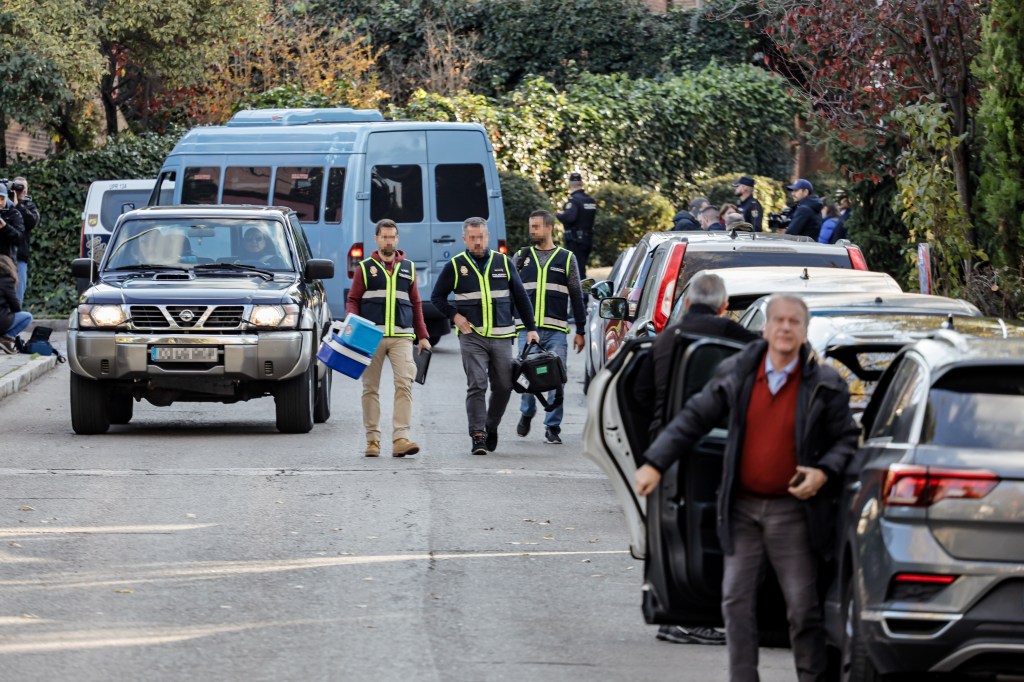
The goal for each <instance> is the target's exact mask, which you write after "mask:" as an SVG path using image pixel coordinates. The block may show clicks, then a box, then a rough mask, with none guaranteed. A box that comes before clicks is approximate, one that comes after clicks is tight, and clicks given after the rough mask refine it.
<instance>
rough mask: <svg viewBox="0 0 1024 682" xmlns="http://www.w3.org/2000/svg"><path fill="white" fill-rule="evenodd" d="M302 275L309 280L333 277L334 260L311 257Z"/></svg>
mask: <svg viewBox="0 0 1024 682" xmlns="http://www.w3.org/2000/svg"><path fill="white" fill-rule="evenodd" d="M302 276H303V277H304V278H305V280H306V281H307V282H312V281H313V280H315V279H332V278H333V277H334V261H332V260H328V259H327V258H310V259H309V260H308V261H306V267H305V269H304V270H303V272H302Z"/></svg>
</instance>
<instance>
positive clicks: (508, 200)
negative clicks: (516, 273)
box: [498, 171, 562, 253]
mask: <svg viewBox="0 0 1024 682" xmlns="http://www.w3.org/2000/svg"><path fill="white" fill-rule="evenodd" d="M498 175H499V176H500V178H501V203H502V204H503V205H504V206H505V230H506V237H505V241H506V243H507V244H508V252H509V253H515V251H516V250H517V249H519V248H520V247H523V246H528V245H529V244H530V234H529V224H530V214H531V213H533V212H534V211H536V210H538V209H544V210H545V211H550V210H551V199H550V198H548V195H547V194H545V193H544V190H542V189H541V188H540V185H538V184H537V183H536V181H534V180H533V179H532V178H529V177H527V176H525V175H521V174H519V173H516V172H512V171H501V172H499V173H498ZM561 232H562V226H561V224H560V223H557V222H556V223H555V241H556V242H558V241H561V239H560V234H561Z"/></svg>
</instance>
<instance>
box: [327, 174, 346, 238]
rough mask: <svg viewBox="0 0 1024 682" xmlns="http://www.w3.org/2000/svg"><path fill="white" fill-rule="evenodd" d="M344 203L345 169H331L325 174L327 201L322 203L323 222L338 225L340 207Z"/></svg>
mask: <svg viewBox="0 0 1024 682" xmlns="http://www.w3.org/2000/svg"><path fill="white" fill-rule="evenodd" d="M344 203H345V169H344V168H331V169H330V170H329V171H328V172H327V199H326V200H325V203H324V222H325V223H335V224H336V223H340V222H341V207H342V206H343V205H344Z"/></svg>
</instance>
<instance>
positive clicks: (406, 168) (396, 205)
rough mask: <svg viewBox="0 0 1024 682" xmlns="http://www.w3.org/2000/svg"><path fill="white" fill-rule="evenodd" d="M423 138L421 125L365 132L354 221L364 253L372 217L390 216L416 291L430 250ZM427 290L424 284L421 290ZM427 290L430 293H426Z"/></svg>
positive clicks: (370, 235) (368, 250)
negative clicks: (410, 264) (359, 227)
mask: <svg viewBox="0 0 1024 682" xmlns="http://www.w3.org/2000/svg"><path fill="white" fill-rule="evenodd" d="M426 174H427V138H426V134H425V133H424V131H422V130H396V131H391V132H375V133H370V135H369V139H368V140H367V143H366V163H365V168H364V170H363V178H362V182H361V187H360V190H359V195H358V198H359V199H360V200H362V201H360V206H361V207H360V210H359V216H360V217H359V220H360V224H361V225H362V234H363V252H364V254H365V256H369V255H370V254H371V253H373V250H374V248H375V246H374V243H373V237H374V233H375V226H376V224H377V221H379V220H382V219H384V218H390V219H391V220H394V221H395V222H396V223H398V233H399V238H398V248H399V249H401V250H402V251H405V257H406V259H408V260H411V261H414V262H415V263H416V281H417V284H418V285H419V288H420V290H421V291H423V290H424V287H426V286H428V284H429V285H430V286H432V285H433V282H429V283H428V282H427V281H426V278H425V277H424V275H427V274H428V265H429V260H430V253H431V241H430V240H431V232H430V218H429V213H428V209H429V206H428V201H427V191H426V190H427V179H426ZM426 291H427V292H429V291H430V289H429V288H427V289H426ZM428 295H429V293H428Z"/></svg>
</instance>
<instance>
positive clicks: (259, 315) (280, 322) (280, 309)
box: [249, 303, 299, 329]
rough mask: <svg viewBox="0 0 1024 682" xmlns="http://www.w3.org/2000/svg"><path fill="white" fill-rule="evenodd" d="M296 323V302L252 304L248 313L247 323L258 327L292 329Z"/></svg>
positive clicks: (297, 318)
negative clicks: (250, 311)
mask: <svg viewBox="0 0 1024 682" xmlns="http://www.w3.org/2000/svg"><path fill="white" fill-rule="evenodd" d="M298 323H299V306H298V304H297V303H285V304H284V305H254V306H253V307H252V313H250V315H249V325H250V326H252V327H259V328H260V329H294V328H295V326H296V325H298Z"/></svg>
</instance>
